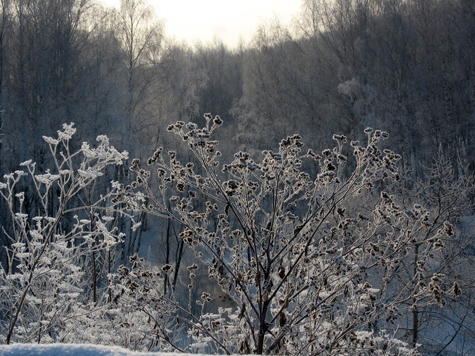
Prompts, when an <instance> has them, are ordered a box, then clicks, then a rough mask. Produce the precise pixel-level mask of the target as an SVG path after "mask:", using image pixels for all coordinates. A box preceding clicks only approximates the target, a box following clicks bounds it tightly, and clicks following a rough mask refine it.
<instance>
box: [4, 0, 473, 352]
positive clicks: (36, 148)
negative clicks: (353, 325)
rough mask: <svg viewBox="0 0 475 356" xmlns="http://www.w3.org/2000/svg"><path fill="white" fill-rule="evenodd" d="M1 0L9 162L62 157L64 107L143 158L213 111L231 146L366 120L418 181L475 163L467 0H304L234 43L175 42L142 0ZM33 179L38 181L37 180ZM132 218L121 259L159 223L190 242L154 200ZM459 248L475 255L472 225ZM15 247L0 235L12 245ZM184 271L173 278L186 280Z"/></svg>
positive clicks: (92, 133)
mask: <svg viewBox="0 0 475 356" xmlns="http://www.w3.org/2000/svg"><path fill="white" fill-rule="evenodd" d="M0 6H1V8H0V11H1V12H0V107H1V111H0V127H1V134H2V137H1V142H0V158H1V159H0V175H1V176H3V175H4V174H8V173H9V172H13V171H15V170H17V169H18V165H19V163H20V162H24V161H26V160H29V159H32V160H33V161H34V162H36V172H37V173H44V172H48V171H47V170H48V169H49V168H50V167H51V165H52V163H53V161H52V158H51V157H50V156H49V147H48V145H45V143H44V140H43V138H42V137H43V136H51V135H52V133H54V132H56V131H57V130H58V129H60V128H61V127H62V124H63V123H64V122H67V123H69V122H74V123H75V127H77V128H78V133H77V134H76V136H75V139H74V141H72V144H73V145H76V146H77V148H79V147H80V144H81V142H82V141H88V140H90V139H91V138H95V137H96V136H98V135H107V136H108V137H109V139H110V141H111V143H112V144H113V145H114V146H115V147H117V148H118V149H120V150H127V151H128V152H129V157H130V158H140V159H141V160H142V161H146V158H147V157H149V156H150V155H151V154H152V153H153V152H154V151H155V149H156V148H157V147H159V146H165V147H167V148H171V149H174V150H177V151H179V152H183V154H184V155H187V154H188V155H189V153H185V151H184V150H183V147H181V148H180V145H179V144H178V143H176V142H175V141H174V140H173V139H172V137H171V136H170V135H167V133H166V128H167V126H168V125H169V124H172V123H175V122H177V121H180V120H181V121H184V122H189V121H193V122H197V123H200V124H204V123H205V120H204V119H203V113H205V112H211V113H213V114H219V115H221V117H222V118H223V120H224V122H225V125H224V126H223V127H222V128H221V129H220V142H221V143H220V150H221V152H222V153H223V156H224V160H225V161H231V160H232V154H233V153H234V152H235V151H237V150H243V151H247V152H249V153H251V154H258V153H259V152H261V151H262V150H265V149H273V148H276V146H277V143H278V142H279V141H280V140H281V139H283V138H285V137H287V136H290V135H293V134H295V133H299V134H301V135H302V137H303V141H304V142H305V143H306V144H307V145H308V146H310V147H321V148H324V147H327V146H330V145H331V144H332V134H333V133H338V134H344V135H347V136H348V137H351V138H354V139H361V140H363V139H364V137H365V136H366V135H365V133H364V129H365V128H366V127H368V126H370V127H374V128H378V129H383V130H386V131H388V132H389V133H390V139H389V141H388V145H389V146H390V147H391V149H393V150H394V151H396V152H397V153H399V154H401V155H402V157H403V160H402V161H401V169H402V170H403V171H404V172H405V177H407V179H408V180H410V181H411V183H407V186H409V187H411V188H414V187H417V186H418V184H420V185H421V186H423V182H425V180H426V178H427V177H428V174H429V173H428V169H429V168H430V167H433V164H434V162H435V161H436V162H438V164H439V167H441V166H442V165H445V167H446V166H447V165H448V166H450V169H451V172H452V173H451V174H453V177H454V178H453V179H454V180H455V181H458V180H460V179H462V178H464V177H468V176H470V175H471V174H472V173H473V171H474V168H475V160H474V157H475V152H474V151H475V135H474V124H475V102H474V101H475V46H474V43H475V4H474V3H473V1H471V0H435V1H433V0H336V1H333V2H329V1H325V0H305V1H303V2H302V11H301V13H300V15H299V16H298V17H297V18H295V20H294V22H293V23H292V24H289V25H284V24H282V23H279V21H277V20H276V21H273V22H268V23H264V24H262V25H261V26H260V27H259V28H257V29H256V32H255V36H254V38H253V39H252V40H250V41H249V42H247V43H245V42H243V43H242V44H241V45H240V46H239V47H238V48H236V49H233V50H230V49H228V48H227V47H226V46H225V45H224V44H223V43H219V42H215V43H207V44H197V45H194V46H189V45H187V44H186V43H177V42H175V41H174V40H173V39H170V38H168V37H167V34H166V27H165V25H164V22H163V21H161V19H159V18H157V17H156V16H155V15H154V13H153V11H152V8H151V7H150V6H148V4H147V3H146V1H143V0H124V1H123V2H122V5H121V8H120V9H118V10H116V9H112V8H107V7H104V6H102V5H101V4H100V3H98V2H95V1H93V0H68V1H65V0H1V2H0ZM190 159H191V158H190ZM128 163H130V162H128ZM442 163H443V164H442ZM130 174H131V173H130V171H128V170H127V165H124V166H122V167H119V168H116V169H113V170H109V171H107V177H108V178H109V181H110V180H115V181H126V180H127V179H129V175H130ZM105 181H107V180H105ZM25 189H26V191H27V197H28V189H31V188H28V186H26V187H25ZM95 189H96V190H97V191H103V192H106V191H107V190H108V187H107V186H106V185H104V186H102V187H99V186H96V187H95ZM421 189H422V190H423V189H424V188H421ZM51 194H53V195H54V192H51ZM461 194H462V193H461ZM464 194H465V193H464ZM53 195H52V196H53ZM462 195H463V194H462ZM36 204H38V200H35V198H33V197H30V198H27V199H26V200H25V203H24V206H23V208H24V209H25V210H26V211H27V212H28V211H35V209H36V208H37V207H36ZM52 210H54V206H53V208H52ZM462 213H463V214H465V213H467V211H463V212H461V214H460V215H459V217H458V218H457V219H455V220H457V222H459V223H460V221H461V220H460V216H461V215H462ZM0 214H1V216H2V220H1V223H2V231H0V239H1V241H0V244H1V245H2V246H3V247H9V246H10V245H11V243H12V242H11V240H10V239H9V237H8V236H9V226H10V225H9V224H11V222H10V220H9V219H10V218H9V217H8V211H7V208H6V207H3V206H2V207H0ZM135 219H136V220H137V221H141V222H142V225H141V226H140V227H139V228H138V229H135V228H134V229H132V227H136V226H133V224H131V223H130V222H127V221H123V222H121V223H122V224H123V226H124V227H125V228H126V230H127V231H126V238H125V240H124V242H123V243H121V244H120V251H119V252H118V253H119V257H117V259H118V261H122V262H123V263H128V257H129V256H132V255H133V254H134V253H136V252H140V251H141V248H142V247H141V244H142V236H143V234H144V232H147V229H149V230H150V229H155V230H154V233H155V234H156V238H157V241H156V246H161V247H162V248H161V249H160V251H159V252H155V254H156V256H154V258H155V259H156V260H157V261H159V262H160V263H171V262H172V260H173V261H174V263H175V262H176V261H179V260H180V259H179V258H178V257H177V256H181V254H182V253H183V243H182V242H180V241H181V240H180V239H179V238H178V233H179V232H177V231H175V230H174V229H176V227H175V226H173V224H171V223H163V224H161V225H160V227H159V228H157V227H155V228H153V227H152V223H150V221H149V219H150V217H148V216H147V214H145V213H143V212H142V213H140V214H138V215H137V216H136V217H135ZM152 221H153V220H152ZM463 221H464V220H463V219H462V222H463ZM144 235H146V234H144ZM149 235H150V234H149ZM10 236H11V234H10ZM464 241H465V240H464ZM463 251H465V252H464V256H466V257H467V258H471V256H472V255H473V245H472V242H471V241H470V242H468V243H467V242H464V245H463ZM457 253H458V256H460V253H459V252H457ZM180 258H181V257H180ZM7 259H8V258H7V253H6V249H2V250H1V251H0V261H1V262H2V263H3V264H4V265H7V264H8V263H7ZM98 268H99V267H98ZM176 271H177V273H176V275H175V277H174V278H173V281H170V282H169V283H171V285H175V284H176V283H178V282H179V281H177V280H178V268H176ZM465 277H466V276H465ZM465 277H464V278H465ZM96 279H97V280H99V279H100V277H99V276H96V275H95V274H94V280H96ZM466 285H470V282H468V281H466ZM467 298H468V299H467V303H468V304H467V308H466V309H464V310H465V312H464V313H465V314H463V315H462V316H460V317H458V319H456V320H455V319H454V320H452V321H453V323H452V324H450V325H451V327H452V328H453V330H455V331H456V332H455V331H454V333H452V334H450V333H449V334H450V335H454V334H459V332H460V333H462V331H463V330H465V329H467V330H468V331H467V333H469V334H470V333H471V334H470V335H471V336H470V337H469V338H472V337H473V335H472V334H473V329H472V328H471V327H467V328H465V325H466V324H465V320H468V319H470V318H469V317H468V315H471V314H470V313H472V311H471V308H472V304H471V303H472V302H471V298H472V297H471V296H470V297H467ZM462 320H463V321H462ZM462 326H463V327H462ZM467 337H468V336H467ZM464 340H465V339H464ZM432 341H433V342H434V343H435V341H434V340H432ZM449 341H452V340H450V337H449V338H448V340H447V342H449ZM447 342H445V344H444V343H441V344H443V345H447ZM467 342H468V341H467ZM468 343H469V344H470V345H472V346H470V347H473V342H472V341H470V342H468ZM443 348H444V346H440V345H439V348H438V349H437V350H441V349H443ZM469 349H470V350H471V348H469Z"/></svg>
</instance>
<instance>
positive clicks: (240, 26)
mask: <svg viewBox="0 0 475 356" xmlns="http://www.w3.org/2000/svg"><path fill="white" fill-rule="evenodd" d="M103 2H104V3H105V4H107V5H108V6H115V7H117V8H118V7H119V5H120V0H103ZM148 3H149V4H150V5H152V6H154V8H155V13H156V14H157V16H158V17H159V18H161V19H165V20H166V24H165V31H166V34H167V36H169V37H174V38H175V39H176V40H178V41H182V40H186V41H187V42H188V44H190V45H194V44H195V43H196V42H199V41H201V42H202V43H204V44H205V43H208V42H212V41H213V40H214V39H215V38H217V39H220V40H222V41H223V42H224V43H225V44H226V45H228V47H230V48H234V47H236V46H237V44H238V43H239V40H240V38H241V37H242V39H243V40H244V41H245V42H248V41H249V40H251V38H252V35H253V34H254V32H255V31H256V29H257V27H258V26H259V24H261V23H265V22H268V21H272V20H274V19H275V18H278V19H279V20H280V21H282V23H284V24H289V23H290V21H291V19H292V18H293V17H295V16H296V15H297V14H298V12H299V10H300V5H301V0H148Z"/></svg>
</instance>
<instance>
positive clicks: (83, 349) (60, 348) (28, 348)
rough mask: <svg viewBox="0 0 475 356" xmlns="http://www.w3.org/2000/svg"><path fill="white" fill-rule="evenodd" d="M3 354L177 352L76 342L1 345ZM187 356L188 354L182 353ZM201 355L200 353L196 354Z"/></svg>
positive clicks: (100, 355)
mask: <svg viewBox="0 0 475 356" xmlns="http://www.w3.org/2000/svg"><path fill="white" fill-rule="evenodd" d="M0 355H1V356H10V355H11V356H59V355H67V356H139V355H147V356H170V355H176V354H170V353H162V352H134V351H130V350H126V349H123V348H121V347H110V346H109V347H108V346H97V345H74V344H52V345H34V344H15V345H8V346H4V345H3V346H0ZM181 355H183V356H187V355H186V354H181ZM195 356H199V355H195Z"/></svg>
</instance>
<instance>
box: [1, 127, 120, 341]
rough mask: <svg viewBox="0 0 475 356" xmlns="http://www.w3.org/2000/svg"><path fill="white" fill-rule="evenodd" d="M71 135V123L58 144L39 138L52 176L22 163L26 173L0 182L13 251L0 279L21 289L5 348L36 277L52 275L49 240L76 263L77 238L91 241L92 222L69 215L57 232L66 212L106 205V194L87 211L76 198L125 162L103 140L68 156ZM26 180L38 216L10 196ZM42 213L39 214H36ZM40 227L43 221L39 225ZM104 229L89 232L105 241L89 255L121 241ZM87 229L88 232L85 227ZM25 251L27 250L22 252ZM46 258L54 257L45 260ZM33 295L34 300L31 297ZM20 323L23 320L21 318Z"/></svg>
mask: <svg viewBox="0 0 475 356" xmlns="http://www.w3.org/2000/svg"><path fill="white" fill-rule="evenodd" d="M75 132H76V129H75V128H74V127H73V124H70V125H67V124H65V125H63V131H58V138H57V139H53V138H51V137H44V139H45V141H46V142H47V143H48V144H49V147H50V151H51V154H52V156H53V160H54V162H55V170H56V172H55V174H54V173H52V172H50V170H47V171H46V173H45V174H36V173H35V169H36V164H35V163H32V162H31V161H27V162H24V163H22V164H21V165H22V166H25V167H27V170H28V174H26V173H25V172H23V171H17V172H16V173H15V174H10V175H7V176H5V178H6V182H5V183H0V188H1V189H0V195H1V196H2V198H3V199H4V200H5V201H6V202H7V204H8V208H9V211H10V214H11V218H12V222H13V226H12V230H13V236H11V237H10V239H11V240H12V242H13V244H12V246H13V247H14V250H11V251H9V260H10V261H11V262H10V264H9V266H8V272H5V271H2V272H3V273H2V276H10V277H7V278H6V281H5V282H6V283H7V284H8V285H9V286H10V290H11V291H12V292H13V291H14V290H15V288H21V289H22V290H21V291H19V293H18V295H19V297H18V299H17V300H16V301H15V303H14V304H13V305H12V306H11V307H12V309H13V313H12V316H11V318H10V321H9V326H8V332H7V335H6V339H5V342H6V344H9V343H10V342H11V340H12V336H13V335H14V331H15V327H16V324H17V322H18V320H19V318H20V315H21V314H22V310H23V307H24V305H25V302H26V299H27V297H28V296H29V294H30V293H32V284H33V281H34V280H35V278H37V277H39V276H41V274H45V271H48V270H53V268H54V266H53V265H51V264H52V261H55V258H56V257H54V256H55V253H54V249H55V248H53V247H52V241H53V239H55V243H56V244H57V246H58V248H61V249H63V250H64V249H65V248H67V246H70V247H71V248H74V246H77V251H76V253H74V254H73V255H75V258H78V256H80V255H81V254H82V253H85V252H81V251H80V248H82V247H83V245H84V243H82V242H80V243H78V241H79V240H78V239H80V240H81V241H85V243H86V244H87V243H88V242H87V241H88V239H89V238H90V237H89V234H91V233H93V232H92V231H90V232H89V233H88V232H87V231H86V229H85V227H92V226H93V225H92V224H93V222H92V220H80V219H79V218H78V216H74V218H75V219H76V221H77V223H76V224H75V225H74V227H73V228H72V229H71V230H70V232H69V233H67V234H65V233H64V229H65V226H63V227H62V228H61V229H60V228H59V227H60V226H59V225H60V223H61V222H62V221H63V219H64V218H65V216H66V214H68V213H71V212H73V211H77V212H78V213H79V212H80V211H84V212H87V211H88V212H89V214H91V212H92V210H93V209H97V208H99V205H102V204H104V203H105V202H107V200H108V196H109V195H105V196H100V198H99V199H98V200H97V201H95V202H94V203H92V202H90V204H89V205H88V206H81V205H80V204H79V203H78V199H77V198H80V197H79V195H80V193H81V192H82V191H84V190H85V189H86V188H88V187H90V185H91V184H92V183H93V182H94V181H95V180H96V179H97V178H98V177H100V176H102V175H103V173H102V170H104V168H105V167H106V166H108V165H111V164H116V165H119V164H122V161H123V160H124V159H126V158H127V152H122V153H119V152H118V151H117V150H115V148H114V147H112V146H110V145H109V141H108V139H107V138H106V137H105V136H99V137H98V141H99V145H98V147H97V148H95V149H90V148H89V145H88V144H86V143H83V145H82V148H81V149H80V150H79V151H77V152H76V153H73V154H72V153H71V152H70V149H69V142H70V140H71V138H72V135H73V134H74V133H75ZM76 160H78V168H77V169H76V168H75V163H74V161H76ZM15 175H16V176H15ZM25 175H28V176H29V177H30V178H31V179H32V181H33V185H34V187H35V190H34V192H35V193H36V195H35V198H36V199H37V200H38V203H39V207H38V215H37V216H35V217H32V216H28V215H27V214H25V213H23V212H22V209H23V208H24V207H23V201H24V199H25V193H23V192H21V193H15V192H16V191H17V190H18V187H17V185H18V183H19V181H20V177H22V176H25ZM53 187H55V188H56V189H58V191H59V196H58V205H57V207H56V206H54V205H53V204H55V201H53V200H51V199H50V198H49V193H50V190H51V189H52V188H53ZM15 198H18V199H19V209H18V210H19V212H16V211H15V209H14V206H15V204H14V200H15ZM73 200H74V202H75V204H76V205H75V206H74V207H73V208H70V209H67V206H68V204H69V203H71V202H72V201H73ZM79 200H81V199H79ZM51 208H53V209H51ZM56 209H57V210H56ZM50 210H56V213H55V215H54V216H52V217H51V216H48V213H49V212H50ZM41 211H42V213H43V214H44V215H43V214H41V213H40V212H41ZM33 221H36V224H32V225H31V226H30V224H31V223H32V222H33ZM42 222H44V224H45V225H44V226H43V225H42V224H43V223H42ZM104 228H105V225H104V224H103V223H101V221H99V220H96V221H95V223H94V229H97V231H96V233H99V234H102V235H103V236H104V237H105V239H104V240H103V242H101V243H100V244H99V246H96V245H95V244H92V245H91V248H92V249H91V251H92V252H93V253H94V252H95V251H96V249H103V248H107V249H109V248H111V247H112V246H114V245H115V244H116V243H117V241H118V239H120V236H116V235H115V233H114V232H113V231H107V230H106V229H104ZM89 230H92V229H91V228H90V229H89ZM39 244H41V247H40V248H39V249H38V245H39ZM25 246H26V247H27V248H28V249H25ZM48 253H50V254H51V253H53V254H52V255H51V256H47V254H48ZM86 253H87V252H86ZM13 261H16V263H17V264H18V266H19V267H21V269H22V270H23V271H24V274H27V275H26V276H25V275H23V277H20V278H21V279H23V278H24V279H23V280H24V284H23V285H21V283H20V284H18V285H15V284H14V283H13V282H12V281H14V280H15V279H16V278H17V277H15V272H14V270H15V269H16V266H15V265H14V264H13ZM40 264H41V266H42V270H43V272H41V273H40V272H37V270H38V269H39V266H40ZM58 264H59V265H61V264H62V262H60V261H58ZM59 268H61V267H59ZM74 268H76V267H74ZM21 279H20V280H21ZM63 288H64V287H63ZM68 288H69V289H71V290H80V288H78V287H73V286H71V287H68ZM94 293H95V290H94ZM32 295H33V297H34V298H36V297H35V293H33V294H32ZM10 298H16V296H14V295H12V296H10V297H9V299H10ZM12 300H13V299H12ZM64 307H66V306H64ZM41 314H43V313H41ZM53 315H54V313H53ZM23 319H27V318H26V317H24V318H23ZM41 322H42V321H41V320H37V321H32V325H36V324H38V323H39V325H41ZM41 333H42V332H41V327H40V328H39V329H38V341H39V340H40V339H41Z"/></svg>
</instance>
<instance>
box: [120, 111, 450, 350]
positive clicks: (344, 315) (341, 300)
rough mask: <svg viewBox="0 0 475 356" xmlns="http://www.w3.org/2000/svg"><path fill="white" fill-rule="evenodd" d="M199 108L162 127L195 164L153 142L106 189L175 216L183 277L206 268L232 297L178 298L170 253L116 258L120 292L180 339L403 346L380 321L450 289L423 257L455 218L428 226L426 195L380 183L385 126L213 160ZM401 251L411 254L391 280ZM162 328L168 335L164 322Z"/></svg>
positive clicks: (391, 177) (294, 139) (239, 345)
mask: <svg viewBox="0 0 475 356" xmlns="http://www.w3.org/2000/svg"><path fill="white" fill-rule="evenodd" d="M205 118H206V126H205V127H203V128H199V127H198V125H196V124H194V123H188V124H185V123H184V122H177V123H176V124H174V125H170V126H169V128H168V130H169V131H171V132H173V133H175V134H176V135H178V136H179V137H180V138H181V139H182V140H183V141H184V142H186V143H187V145H188V147H189V149H190V150H191V152H192V153H193V154H194V156H195V158H196V160H197V161H198V162H199V165H196V166H195V165H194V164H193V163H191V162H187V163H181V162H180V161H179V157H178V154H177V153H176V152H174V151H170V152H168V153H165V152H164V150H163V149H162V148H159V149H157V150H156V151H155V153H154V154H153V156H151V157H150V158H149V159H148V161H147V164H148V166H149V168H147V169H146V168H142V167H141V165H140V161H139V160H137V159H135V160H133V161H132V166H131V167H130V169H131V170H132V171H134V172H136V180H135V181H134V182H133V183H132V184H130V185H128V186H126V187H124V188H123V189H122V190H121V191H119V192H118V193H117V196H116V198H115V200H114V202H116V203H122V204H126V205H127V207H128V208H130V209H134V210H137V211H142V212H146V213H148V214H155V215H159V216H165V217H167V218H169V219H173V220H175V221H176V222H178V223H180V224H182V226H183V227H184V230H183V231H182V233H181V235H180V237H181V238H182V239H183V241H184V242H185V243H186V244H187V245H188V246H189V248H190V249H192V250H193V251H194V252H195V256H196V263H195V264H193V265H190V266H188V275H189V276H188V277H189V288H190V290H191V289H192V288H193V281H194V279H195V277H196V274H197V270H198V269H203V268H204V269H206V270H207V273H208V276H209V278H210V279H212V280H214V281H215V282H216V283H217V284H218V285H219V286H220V287H221V288H222V290H223V291H224V292H225V293H226V294H227V295H229V297H230V298H231V299H232V300H233V301H234V305H235V307H233V308H228V309H224V308H220V309H218V312H217V313H202V314H201V315H194V314H193V312H192V304H191V303H198V304H199V305H201V306H202V307H203V310H204V306H205V305H206V304H208V303H210V302H211V301H212V299H213V295H212V293H210V292H203V293H202V295H201V297H200V298H199V300H197V301H194V300H190V304H189V305H188V306H183V305H181V304H179V303H178V302H176V301H175V299H174V298H173V295H171V294H170V293H168V294H165V293H163V288H162V283H161V278H162V276H163V274H166V273H169V271H171V270H172V269H173V265H165V266H163V267H162V271H161V272H160V273H154V274H153V273H150V272H149V271H147V270H146V269H141V268H142V267H141V265H140V262H139V261H136V263H135V266H134V268H135V270H136V271H139V273H136V272H134V273H132V270H131V269H129V268H125V267H124V268H122V269H121V271H120V272H121V276H120V277H119V280H120V282H119V284H118V285H117V290H118V291H117V294H116V296H115V298H116V300H117V301H118V303H120V300H121V299H122V298H124V296H130V295H133V296H136V299H135V300H136V301H137V302H138V303H139V304H140V300H139V299H138V295H142V296H144V297H143V298H142V300H143V303H142V308H144V309H145V308H152V309H153V308H155V310H156V311H159V312H161V315H162V317H163V318H173V319H176V322H177V323H180V324H183V323H185V324H187V325H188V326H189V337H190V344H189V349H191V350H197V351H207V352H210V351H217V352H225V353H228V354H234V353H238V354H248V353H256V354H264V353H265V354H312V355H355V354H358V353H374V354H391V355H392V354H411V353H415V352H416V351H415V349H414V348H413V347H409V346H408V345H407V344H404V343H403V342H401V341H399V340H398V339H397V337H396V336H397V327H392V324H393V323H395V321H396V320H397V319H398V317H399V316H400V315H401V313H403V312H405V310H407V309H410V308H417V307H418V305H416V304H417V303H418V301H421V300H423V301H424V303H434V302H437V303H441V304H442V303H444V296H445V295H447V294H449V293H452V292H454V291H455V293H457V290H456V289H457V286H455V287H454V288H452V289H453V290H451V287H450V286H447V287H445V288H444V287H442V285H443V283H444V276H443V275H442V274H440V273H433V271H431V270H428V269H427V268H425V266H427V265H430V263H431V261H432V259H433V258H434V253H433V252H434V251H436V250H437V249H440V248H442V247H443V242H442V241H443V240H444V239H445V238H447V237H448V236H451V235H452V234H453V226H452V224H450V223H449V222H445V223H443V224H442V225H441V227H440V228H437V229H434V228H433V221H432V220H431V216H430V213H429V211H428V209H427V207H423V206H421V205H419V204H415V205H414V206H412V207H411V208H409V209H405V208H403V207H402V205H401V204H400V201H399V199H398V197H397V196H395V195H393V194H392V192H390V191H387V190H386V187H389V186H390V184H388V182H389V181H398V180H399V179H400V176H399V173H398V169H397V162H398V161H399V160H400V158H401V157H400V156H399V155H398V154H396V153H394V152H392V151H391V150H388V149H384V150H382V149H381V148H380V145H381V142H382V140H384V139H386V138H387V137H388V134H387V133H386V132H382V131H379V130H376V131H374V130H372V129H370V128H368V129H366V130H365V133H366V135H367V142H365V143H364V144H363V143H360V142H357V141H351V142H350V143H349V145H348V142H347V141H348V139H347V138H346V137H345V136H342V135H334V136H333V139H334V140H335V141H336V144H335V147H333V148H330V149H325V150H323V151H322V152H321V153H316V152H314V151H313V150H311V149H309V150H304V149H303V146H304V145H303V143H302V139H301V137H300V136H298V135H294V136H291V137H287V138H286V139H284V140H282V141H281V142H280V145H279V149H278V151H275V152H274V151H271V150H266V151H263V152H262V158H261V159H259V160H255V159H254V158H252V157H251V156H250V155H249V154H248V153H246V152H238V153H236V154H235V156H234V160H233V161H232V162H231V163H230V164H225V165H223V166H221V163H220V162H219V158H220V156H221V154H220V152H219V151H218V149H217V146H218V142H217V141H216V140H214V138H213V137H212V135H213V134H214V131H215V129H216V128H217V127H218V126H220V125H221V124H222V120H221V118H220V117H219V116H216V117H215V118H214V119H213V118H212V116H211V115H209V114H206V115H205ZM350 157H352V158H350ZM149 169H150V170H149ZM307 172H315V173H314V174H310V173H307ZM170 204H171V205H170ZM169 206H171V208H168V207H169ZM421 246H424V248H421ZM415 256H416V258H415ZM401 264H405V265H406V266H407V264H409V265H410V264H412V266H413V267H412V270H413V273H412V274H411V275H408V276H405V277H408V279H407V280H405V281H404V282H403V283H401V281H400V280H398V278H399V277H398V271H399V268H400V266H401ZM395 282H397V283H395ZM151 289H153V290H154V292H153V293H154V294H153V298H150V297H149V296H150V295H151V294H150V290H151ZM191 295H192V294H191V293H190V296H191ZM170 307H171V309H170ZM159 314H160V313H159ZM396 323H397V322H396ZM156 327H157V328H160V324H159V323H157V324H156ZM157 333H158V332H157ZM161 333H162V334H163V335H166V338H168V340H169V341H170V344H172V345H173V342H174V341H173V338H172V335H171V334H170V332H169V331H168V330H166V328H163V329H162V331H161ZM413 346H414V345H413Z"/></svg>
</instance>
